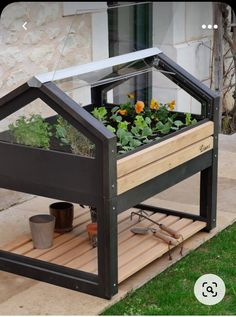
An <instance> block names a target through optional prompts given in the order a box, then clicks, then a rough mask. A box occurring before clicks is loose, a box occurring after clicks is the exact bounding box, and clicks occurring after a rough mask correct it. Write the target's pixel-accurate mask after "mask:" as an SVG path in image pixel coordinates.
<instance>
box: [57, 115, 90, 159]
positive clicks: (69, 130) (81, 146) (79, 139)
mask: <svg viewBox="0 0 236 317" xmlns="http://www.w3.org/2000/svg"><path fill="white" fill-rule="evenodd" d="M55 130H56V134H55V136H56V138H57V139H58V140H60V141H61V144H62V145H63V144H65V145H70V147H71V151H72V152H73V153H75V154H77V155H83V156H88V157H93V156H94V144H93V143H92V142H91V141H90V140H89V139H88V138H87V137H86V136H85V135H84V134H83V133H81V132H80V131H78V130H77V129H76V128H75V127H73V126H72V125H71V124H70V123H69V122H67V121H66V120H65V119H64V118H62V117H61V116H59V117H58V118H57V123H56V124H55Z"/></svg>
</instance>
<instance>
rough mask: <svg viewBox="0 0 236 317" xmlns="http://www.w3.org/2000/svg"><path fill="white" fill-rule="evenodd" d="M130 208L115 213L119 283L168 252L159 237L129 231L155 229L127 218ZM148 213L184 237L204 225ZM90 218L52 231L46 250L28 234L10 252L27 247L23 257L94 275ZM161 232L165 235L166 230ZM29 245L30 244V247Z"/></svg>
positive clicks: (204, 224) (94, 258)
mask: <svg viewBox="0 0 236 317" xmlns="http://www.w3.org/2000/svg"><path fill="white" fill-rule="evenodd" d="M133 210H135V209H133V208H131V209H129V210H127V211H125V212H124V213H122V214H120V215H119V216H118V281H119V283H121V282H122V281H124V280H125V279H127V278H128V277H129V276H131V275H132V274H134V273H136V272H137V271H139V270H140V269H142V268H143V267H145V266H146V265H148V264H149V263H151V262H152V261H154V260H156V259H157V258H158V257H160V256H162V255H163V254H164V253H166V252H167V251H168V245H167V244H166V243H165V242H163V241H162V240H160V239H159V238H157V237H153V235H152V234H147V235H136V234H133V233H132V232H131V231H130V229H131V227H136V226H138V227H140V226H143V227H155V229H156V228H157V225H155V224H153V223H151V222H150V221H149V220H146V219H142V220H141V221H140V222H139V221H138V216H135V215H134V216H133V219H132V220H130V213H131V211H133ZM149 216H150V218H151V219H153V220H154V221H157V222H160V223H163V224H165V225H167V226H168V227H169V228H172V229H174V230H177V231H178V232H179V233H181V234H182V235H183V238H184V240H186V239H188V238H189V237H190V236H192V235H194V234H195V233H196V232H198V231H200V230H201V229H202V228H204V227H205V226H206V223H205V222H201V221H193V220H191V219H187V218H179V217H176V216H167V215H165V214H161V213H150V212H149ZM90 221H91V220H90V213H89V212H87V213H84V214H83V215H81V216H79V217H78V218H76V219H75V220H74V230H73V231H72V232H69V233H66V234H57V233H55V238H54V244H53V247H52V248H50V249H44V250H40V249H33V245H32V242H31V241H29V238H30V236H29V235H24V236H22V237H20V239H18V240H17V241H13V242H12V243H11V245H10V244H9V249H10V250H12V248H13V251H11V252H13V253H17V252H19V250H20V251H21V252H22V250H27V251H26V253H25V254H24V255H25V256H29V257H32V258H36V259H40V260H42V261H48V262H51V263H55V264H59V265H63V266H66V267H70V268H73V269H80V270H82V271H86V272H91V273H95V274H97V248H93V247H92V246H91V244H90V242H89V239H88V236H87V232H86V224H87V223H88V222H90ZM162 232H163V231H162ZM165 234H166V235H167V236H168V234H167V233H165ZM29 247H31V249H30V250H29ZM173 247H174V246H173ZM177 247H178V246H177ZM19 254H22V253H19Z"/></svg>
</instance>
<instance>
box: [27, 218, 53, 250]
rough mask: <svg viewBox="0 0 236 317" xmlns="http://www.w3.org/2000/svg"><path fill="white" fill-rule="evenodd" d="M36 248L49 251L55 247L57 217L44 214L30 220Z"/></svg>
mask: <svg viewBox="0 0 236 317" xmlns="http://www.w3.org/2000/svg"><path fill="white" fill-rule="evenodd" d="M29 224H30V230H31V235H32V240H33V245H34V248H36V249H48V248H50V247H51V246H52V245H53V233H54V227H55V217H54V216H52V215H47V214H42V215H35V216H32V217H30V218H29Z"/></svg>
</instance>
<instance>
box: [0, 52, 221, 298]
mask: <svg viewBox="0 0 236 317" xmlns="http://www.w3.org/2000/svg"><path fill="white" fill-rule="evenodd" d="M142 74H149V75H150V76H149V77H150V78H151V84H149V86H148V87H144V86H143V85H142V83H141V81H139V78H140V76H141V75H142ZM156 74H157V76H159V75H161V76H163V77H165V78H166V79H165V80H169V81H171V82H172V83H173V84H174V85H177V86H178V87H179V88H181V89H182V90H183V91H185V92H186V93H188V94H189V95H191V96H192V97H193V98H194V99H195V100H196V101H197V102H198V103H199V105H200V108H199V109H200V111H199V113H197V114H192V117H191V118H192V119H191V120H195V121H194V123H195V124H187V123H186V114H184V113H180V112H178V111H175V110H173V109H172V114H175V119H174V120H175V121H181V120H182V123H183V124H182V126H181V127H180V126H178V124H177V123H176V125H175V127H174V129H171V131H169V132H171V133H162V132H160V129H159V130H158V131H159V132H158V133H159V134H158V133H157V134H154V136H153V137H152V138H145V137H146V135H145V134H143V135H142V136H141V137H143V140H144V139H145V140H146V142H143V143H142V142H136V143H135V144H136V146H134V147H128V148H127V147H126V148H125V151H120V148H119V145H118V144H117V143H118V141H119V140H118V137H117V135H116V134H115V132H114V131H115V130H112V129H111V128H110V129H108V128H107V127H106V124H104V122H102V120H100V121H99V120H98V116H97V118H96V117H94V115H93V114H94V109H99V108H101V107H103V110H104V108H105V110H106V113H110V115H111V116H112V115H114V114H115V115H116V114H117V111H118V110H127V109H126V108H125V106H124V105H125V104H126V105H127V103H128V106H129V107H131V108H132V107H133V108H132V109H134V107H135V104H136V102H137V101H141V100H142V101H143V104H145V107H146V108H148V107H149V103H150V101H151V98H150V96H152V97H153V90H152V89H154V88H153V85H154V82H155V78H156ZM132 80H135V81H136V87H139V88H140V89H136V90H133V91H126V89H125V87H126V86H125V85H126V83H127V82H128V81H132ZM163 80H164V79H163ZM129 89H130V86H129ZM151 90H152V91H151ZM117 92H118V94H119V96H118V97H119V98H120V99H119V98H116V94H117ZM127 93H132V98H133V99H134V101H132V100H131V101H130V99H128V101H127ZM122 98H123V99H122ZM39 99H40V100H41V101H42V102H43V103H44V104H46V105H47V106H48V107H49V108H50V109H51V110H52V115H49V116H46V117H45V118H44V119H45V120H44V124H45V123H46V126H45V129H46V130H47V129H48V132H50V133H49V135H53V134H54V135H57V136H58V135H59V141H58V139H57V140H54V139H56V138H54V139H53V140H49V141H48V140H47V139H46V140H45V139H43V140H44V143H43V144H44V145H43V146H42V144H41V143H39V144H38V143H37V142H36V143H35V144H34V143H30V142H32V141H30V140H28V141H27V142H28V143H27V142H26V141H25V143H24V141H22V139H21V136H20V135H19V134H17V132H16V127H17V125H16V124H15V125H11V124H6V128H5V130H4V131H2V132H1V133H0V152H1V155H0V186H1V187H2V188H7V189H12V190H16V191H21V192H25V193H31V194H36V195H41V196H45V197H50V198H55V199H60V200H66V201H70V202H74V203H79V204H81V205H86V206H95V207H96V210H97V223H98V233H97V234H98V244H97V248H92V247H91V248H90V247H89V246H88V250H87V251H88V253H87V256H88V260H87V263H86V264H84V265H81V266H79V264H78V265H77V266H76V265H71V266H70V265H69V264H67V265H61V264H58V263H59V262H57V261H54V260H53V259H52V260H50V256H49V257H48V260H43V259H38V258H37V256H36V254H37V252H32V250H31V253H30V252H29V253H27V252H26V253H20V252H17V251H16V250H17V247H16V241H13V244H12V245H14V247H13V246H12V245H11V247H9V246H8V247H5V248H2V250H1V251H0V268H1V269H2V270H4V271H8V272H12V273H16V274H20V275H24V276H27V277H30V278H34V279H37V280H41V281H44V282H48V283H52V284H56V285H59V286H63V287H67V288H70V289H73V290H78V291H81V292H85V293H89V294H92V295H96V296H100V297H103V298H111V297H112V296H113V295H114V294H116V293H117V291H118V285H119V283H121V282H122V281H124V280H125V279H126V278H128V277H129V276H131V275H132V274H134V273H136V272H137V271H139V270H140V269H142V268H143V267H144V266H146V265H147V264H149V263H151V262H152V261H154V260H155V259H157V258H158V257H160V256H161V255H162V254H164V253H165V252H167V251H168V245H166V244H163V243H162V242H160V241H159V244H158V243H157V239H156V240H153V239H146V238H145V239H146V240H145V241H144V243H143V244H142V243H141V240H140V239H139V238H140V236H139V237H134V238H135V239H136V238H137V239H136V240H135V239H133V240H132V239H131V238H132V237H133V236H134V234H132V233H131V232H130V227H129V226H128V225H127V227H126V229H124V228H123V227H122V228H120V229H119V225H118V222H119V221H121V220H118V215H119V217H122V215H123V220H124V219H126V221H127V222H128V221H129V215H128V213H127V210H129V209H130V208H138V209H142V210H146V211H150V212H152V215H153V219H154V220H155V221H160V219H161V221H164V222H163V223H165V218H168V217H170V216H172V217H173V219H176V220H175V223H174V224H173V223H168V219H169V218H168V219H167V220H166V225H170V228H172V229H175V230H179V232H180V233H181V235H182V237H183V240H185V239H187V238H188V237H190V236H192V235H194V234H195V233H196V232H198V231H200V230H206V231H210V230H211V229H212V228H214V227H215V225H216V182H217V150H218V149H217V144H218V131H217V127H218V108H219V95H218V94H216V93H215V92H213V91H212V90H210V89H209V88H207V87H206V86H205V85H204V84H202V83H201V82H200V81H198V80H197V79H196V78H194V77H193V76H191V75H190V74H189V73H188V72H186V71H185V70H184V69H183V68H181V67H180V66H179V65H177V64H176V63H175V62H173V61H172V60H171V59H170V58H168V57H167V56H166V55H165V54H164V53H163V52H161V51H160V50H159V49H158V48H155V47H154V48H149V49H144V50H139V51H136V52H132V53H128V54H124V55H120V56H116V57H112V58H108V59H105V60H100V61H95V62H91V63H88V64H83V65H79V66H73V67H70V68H66V69H61V70H58V71H56V72H52V73H46V74H40V75H37V76H35V77H33V78H31V79H29V81H28V82H27V83H25V84H23V85H22V86H20V87H18V88H17V89H15V90H13V91H11V92H10V93H9V94H7V95H6V96H4V97H3V98H1V100H0V120H2V122H3V121H4V120H6V119H7V118H8V116H10V115H14V114H15V113H17V112H18V111H20V110H21V109H22V108H23V107H25V106H27V105H28V104H29V103H32V102H34V101H35V100H39ZM81 100H83V101H82V102H81ZM167 101H168V100H167ZM167 101H163V102H167ZM132 102H133V103H134V104H132ZM168 102H169V101H168ZM121 104H122V105H123V108H122V107H120V105H121ZM159 106H160V105H159V104H158V107H159ZM114 107H115V110H114ZM152 108H153V109H154V108H155V107H152ZM156 108H157V107H156ZM38 109H40V108H34V111H35V112H36V114H37V113H40V111H38V112H37V110H38ZM112 109H113V112H111V111H112ZM141 110H143V109H141ZM154 110H155V109H154ZM121 113H122V112H121ZM143 113H144V112H143V111H139V116H140V117H143ZM123 114H124V113H123ZM119 117H122V115H120V116H119ZM188 118H189V117H188ZM31 119H32V118H31ZM58 119H59V120H61V122H62V121H63V120H64V124H67V127H68V126H69V127H70V128H73V129H74V130H73V131H72V134H73V133H75V130H76V131H77V132H78V133H77V134H76V136H74V139H73V137H72V139H73V140H74V145H73V146H72V145H71V147H70V146H69V144H68V140H66V141H65V136H63V131H64V132H65V129H64V130H63V129H62V130H60V127H59V128H58V125H57V124H58V122H59V121H58ZM116 119H117V117H116ZM121 120H123V117H122V118H119V119H118V121H119V122H120V121H121ZM140 120H141V119H140ZM126 121H127V122H128V119H127V120H126ZM157 121H158V120H157ZM159 121H160V120H159ZM15 122H16V121H15ZM17 122H18V126H19V124H23V123H22V122H20V121H17ZM65 122H66V123H65ZM119 122H118V124H119ZM24 123H26V124H28V126H26V132H25V133H24V132H23V136H24V137H25V135H28V136H29V135H30V128H29V124H30V121H28V122H24ZM146 123H147V124H149V123H148V121H147V122H146ZM64 128H65V126H64ZM113 128H114V127H113ZM159 128H160V124H159ZM53 129H54V130H53ZM157 129H158V128H157ZM27 131H28V133H27ZM44 131H45V130H44ZM112 131H113V132H112ZM128 132H130V131H128ZM136 132H137V131H136ZM14 133H15V134H14ZM130 133H131V132H130ZM60 136H61V139H60ZM67 136H68V135H67ZM63 138H64V139H63ZM137 138H138V137H137ZM137 138H136V140H137ZM63 140H64V143H63ZM71 142H72V141H71ZM70 144H71V143H70ZM83 144H85V145H86V146H87V147H86V150H85V152H84V147H83V146H82V145H83ZM198 172H200V173H201V180H200V210H199V215H194V214H191V213H184V212H179V211H176V210H169V209H163V208H158V207H157V206H151V205H148V204H143V203H142V202H143V201H145V200H146V199H148V198H150V197H152V196H153V195H155V194H157V193H159V192H161V191H163V190H165V189H167V188H169V187H171V186H173V185H174V184H176V183H178V182H180V181H182V180H184V179H186V178H188V177H190V176H192V175H194V174H196V173H198ZM160 214H161V215H162V216H160ZM157 215H158V217H157ZM120 219H121V218H120ZM132 224H134V223H133V222H132ZM121 225H122V224H121ZM171 225H172V226H171ZM123 226H124V225H123ZM65 235H66V234H65ZM132 235H133V236H132ZM131 240H132V241H133V242H132V241H131ZM17 243H18V246H19V245H21V246H22V245H24V244H27V243H29V241H28V240H27V241H23V240H22V241H21V240H20V238H19V240H18V241H17ZM19 243H21V244H19ZM86 243H87V245H89V243H88V242H86ZM53 250H54V251H55V248H53V249H52V250H51V251H50V250H48V253H47V254H48V255H50V252H52V251H53ZM70 251H71V249H70V248H69V247H68V249H67V248H66V247H65V246H64V248H61V254H60V255H63V254H64V255H65V257H66V256H67V254H68V256H69V252H70ZM71 253H73V261H74V262H73V261H72V262H73V263H75V262H76V261H79V259H80V257H84V253H82V249H81V248H80V245H78V247H77V248H74V249H73V250H72V251H71V252H70V254H71ZM72 262H70V263H72ZM77 263H78V262H77Z"/></svg>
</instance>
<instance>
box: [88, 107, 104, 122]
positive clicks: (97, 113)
mask: <svg viewBox="0 0 236 317" xmlns="http://www.w3.org/2000/svg"><path fill="white" fill-rule="evenodd" d="M92 114H93V116H94V117H95V118H96V119H97V120H98V121H101V122H102V123H103V124H104V123H106V122H107V109H106V108H105V107H98V108H97V107H96V108H94V109H93V111H92Z"/></svg>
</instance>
